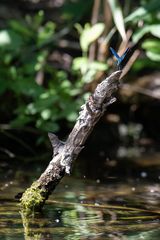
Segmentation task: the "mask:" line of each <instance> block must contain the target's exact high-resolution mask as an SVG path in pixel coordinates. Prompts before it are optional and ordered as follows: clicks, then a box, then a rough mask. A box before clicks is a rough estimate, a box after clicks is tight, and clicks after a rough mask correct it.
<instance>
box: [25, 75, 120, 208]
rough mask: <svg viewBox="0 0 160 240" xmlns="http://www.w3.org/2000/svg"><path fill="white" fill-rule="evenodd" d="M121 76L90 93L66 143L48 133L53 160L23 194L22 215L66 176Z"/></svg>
mask: <svg viewBox="0 0 160 240" xmlns="http://www.w3.org/2000/svg"><path fill="white" fill-rule="evenodd" d="M121 73H122V71H116V72H114V73H112V74H111V75H110V76H109V77H108V78H106V79H105V80H103V81H102V82H101V83H100V84H98V85H97V87H96V89H95V91H94V93H93V94H92V95H91V96H90V97H89V99H88V100H87V102H86V103H85V104H84V105H82V106H81V110H80V112H79V117H78V119H77V121H76V123H75V126H74V127H73V129H72V131H71V133H70V134H69V136H68V138H67V140H66V142H62V141H60V140H59V139H58V137H57V136H56V135H54V134H53V133H49V139H50V141H51V144H52V147H53V158H52V160H51V161H50V163H49V165H48V167H47V168H46V170H45V171H44V173H42V175H41V176H40V178H39V179H38V180H37V181H36V182H34V183H33V184H32V185H31V187H30V188H28V189H27V190H26V191H25V192H24V193H23V195H22V198H21V206H22V208H23V209H24V210H25V211H28V212H29V213H30V212H33V211H37V210H40V209H41V208H42V207H43V205H44V203H45V201H46V199H48V197H49V195H50V194H51V193H52V191H53V190H54V189H55V187H56V186H57V184H58V183H59V182H60V180H61V179H62V178H63V176H64V175H65V173H67V174H70V171H71V167H72V164H73V162H74V160H75V159H76V158H77V156H78V154H79V153H80V151H81V150H82V149H83V148H84V143H85V141H86V139H87V137H88V136H89V134H90V133H91V131H92V130H93V128H94V126H95V124H96V123H97V122H98V120H99V119H100V117H101V116H102V115H103V113H104V111H105V110H106V107H107V106H108V105H110V104H112V103H113V102H115V101H116V98H115V97H114V96H113V94H114V93H115V92H116V91H117V89H118V85H119V81H118V80H119V78H120V75H121Z"/></svg>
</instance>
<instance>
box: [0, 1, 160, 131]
mask: <svg viewBox="0 0 160 240" xmlns="http://www.w3.org/2000/svg"><path fill="white" fill-rule="evenodd" d="M138 2H139V1H137V2H136V4H135V3H133V2H132V1H125V3H124V4H123V5H122V4H121V2H120V1H119V0H112V1H110V0H109V1H108V8H107V11H108V13H110V14H111V16H112V18H111V19H109V20H108V21H107V23H105V21H104V16H103V17H102V13H103V12H102V9H101V8H100V9H101V10H97V11H101V17H100V18H99V19H100V21H99V19H98V18H97V21H96V23H95V24H90V23H88V21H89V20H88V18H90V15H89V13H90V12H91V8H93V3H94V1H93V2H92V1H87V3H85V4H84V3H83V1H82V0H77V1H66V2H65V3H64V4H63V6H62V12H61V16H60V17H62V19H63V21H66V24H69V26H68V25H64V27H63V24H64V23H65V22H63V24H62V30H63V28H64V29H66V28H67V32H72V34H73V32H74V31H75V29H76V30H77V31H78V33H79V43H80V47H81V51H82V55H81V54H80V53H78V54H77V53H76V54H75V53H70V55H73V56H74V58H73V65H72V68H71V69H68V72H67V71H64V70H62V69H56V68H55V67H54V66H53V64H52V63H51V62H50V61H49V57H50V55H51V54H52V52H53V51H54V50H55V49H56V46H57V43H58V41H59V40H60V38H61V34H59V33H58V31H59V26H58V27H57V25H56V22H53V21H50V20H46V16H45V14H44V12H43V11H39V12H38V13H37V14H35V15H34V16H30V15H26V17H25V18H24V19H20V20H16V19H10V20H8V22H7V23H6V26H4V27H3V29H2V30H0V55H1V60H0V76H1V78H0V98H1V102H3V105H1V116H2V120H1V123H4V122H7V123H8V124H9V125H10V127H11V128H12V127H19V128H21V127H24V126H28V125H29V126H34V127H36V128H38V129H41V130H45V131H57V130H58V129H59V122H60V120H62V119H66V120H67V122H68V123H72V122H73V121H75V119H76V117H77V110H78V109H79V107H80V105H81V104H82V102H83V98H85V97H86V96H87V95H85V92H86V90H85V91H84V86H85V85H87V84H93V83H94V81H99V80H100V79H99V78H98V77H97V73H105V72H106V70H108V69H109V67H110V63H109V62H107V58H108V57H109V51H108V49H109V46H110V45H112V46H113V47H114V48H115V49H116V48H118V46H119V45H120V43H121V41H122V43H125V42H126V39H127V34H126V33H127V30H129V29H132V30H133V34H132V42H133V43H134V44H135V45H136V46H138V45H139V46H141V47H142V49H143V50H144V52H145V53H146V55H142V57H141V58H140V59H138V60H137V61H136V63H135V64H134V67H133V69H134V71H135V72H136V71H139V70H140V69H145V68H146V67H147V68H148V67H150V68H152V69H153V70H155V69H156V68H157V67H158V66H159V61H160V57H159V51H160V48H159V37H160V35H159V33H160V24H159V18H160V15H159V12H158V10H159V7H160V2H159V0H149V1H148V0H142V1H141V2H140V4H139V6H138ZM86 4H87V5H86ZM101 4H102V2H101ZM99 15H100V14H99ZM59 21H60V20H59V19H57V23H58V22H59ZM112 21H113V22H112ZM107 24H108V26H110V27H107ZM72 26H74V29H73V28H72ZM74 34H75V32H74ZM76 35H78V34H77V32H76ZM118 35H120V36H121V39H120V38H119V36H118ZM74 40H75V39H74ZM75 41H77V40H75ZM93 44H95V49H96V54H94V57H93V58H92V59H91V57H90V53H91V51H92V47H93ZM115 44H116V46H114V45H115ZM102 50H103V54H101V52H102ZM77 55H78V56H77ZM100 55H102V57H101V58H100V57H99V56H100ZM68 73H69V74H70V75H69V76H68ZM69 78H70V80H69ZM71 79H74V80H71ZM94 86H95V85H94ZM87 90H88V89H87ZM89 90H90V89H89ZM4 99H5V101H4Z"/></svg>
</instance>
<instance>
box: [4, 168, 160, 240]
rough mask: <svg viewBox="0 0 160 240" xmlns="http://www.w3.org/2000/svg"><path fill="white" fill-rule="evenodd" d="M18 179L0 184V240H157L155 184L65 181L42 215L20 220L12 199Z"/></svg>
mask: <svg viewBox="0 0 160 240" xmlns="http://www.w3.org/2000/svg"><path fill="white" fill-rule="evenodd" d="M25 174H26V173H25V172H22V173H21V174H20V173H19V174H18V176H23V177H24V175H25ZM32 174H33V175H34V173H32V172H30V175H31V176H32ZM18 179H19V180H17V175H16V178H14V179H12V180H11V179H10V180H8V179H5V178H4V179H2V180H1V184H0V188H1V195H0V240H5V239H7V240H14V239H15V240H21V239H25V240H32V239H34V240H39V239H41V240H42V239H44V240H50V239H55V240H59V239H65V240H72V239H73V240H86V239H93V240H94V239H96V240H104V239H105V240H106V239H108V240H110V239H112V240H119V239H121V240H127V239H128V240H135V239H145V240H150V239H151V240H159V239H160V208H159V203H160V184H159V183H149V182H147V180H145V182H144V179H143V178H142V179H134V180H131V179H130V180H127V179H126V180H125V181H123V182H121V183H120V182H119V181H116V182H114V183H113V182H112V183H111V182H110V183H109V182H106V183H101V181H100V180H99V179H97V180H94V181H93V180H92V181H88V180H86V179H85V178H79V179H77V178H72V177H65V178H64V179H63V181H62V182H61V183H60V184H59V186H58V187H57V189H56V191H55V192H54V194H52V196H51V197H50V198H49V200H48V201H47V203H46V205H45V207H44V210H43V212H42V213H39V214H37V215H36V216H35V218H33V217H30V218H29V219H26V218H24V216H23V214H22V213H21V212H20V208H19V206H18V202H17V200H16V199H15V198H14V196H15V194H16V193H18V192H21V191H23V190H24V189H25V188H26V182H25V181H24V179H23V181H22V178H21V177H18ZM20 179H21V181H20ZM29 181H30V182H32V180H31V179H30V180H29ZM22 182H23V184H22Z"/></svg>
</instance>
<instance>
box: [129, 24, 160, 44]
mask: <svg viewBox="0 0 160 240" xmlns="http://www.w3.org/2000/svg"><path fill="white" fill-rule="evenodd" d="M146 33H151V34H152V35H154V36H157V37H160V24H153V25H147V26H144V27H142V28H140V29H138V31H136V32H134V34H133V42H134V43H137V42H138V41H139V40H140V39H141V38H142V37H143V36H144V35H145V34H146Z"/></svg>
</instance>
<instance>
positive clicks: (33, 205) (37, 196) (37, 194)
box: [20, 181, 46, 214]
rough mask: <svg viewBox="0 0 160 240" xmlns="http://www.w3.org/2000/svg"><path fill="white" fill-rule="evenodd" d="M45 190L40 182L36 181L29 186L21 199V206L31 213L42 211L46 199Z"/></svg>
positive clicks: (27, 212)
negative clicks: (40, 185)
mask: <svg viewBox="0 0 160 240" xmlns="http://www.w3.org/2000/svg"><path fill="white" fill-rule="evenodd" d="M45 196H46V193H45V190H42V189H41V188H40V187H39V183H38V182H37V181H36V182H34V183H33V184H32V185H31V187H30V188H28V189H27V190H26V191H25V192H24V193H23V195H22V198H21V199H20V202H21V203H20V206H21V207H22V210H23V211H25V213H26V214H31V213H33V214H34V212H37V211H40V210H41V208H42V206H43V204H44V201H45Z"/></svg>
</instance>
